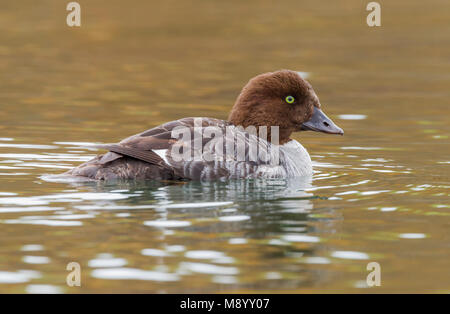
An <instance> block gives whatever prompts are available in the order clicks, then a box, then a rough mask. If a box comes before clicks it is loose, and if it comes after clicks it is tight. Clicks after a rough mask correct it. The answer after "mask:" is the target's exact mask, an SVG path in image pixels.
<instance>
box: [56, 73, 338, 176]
mask: <svg viewBox="0 0 450 314" xmlns="http://www.w3.org/2000/svg"><path fill="white" fill-rule="evenodd" d="M320 108H321V105H320V102H319V98H318V97H317V95H316V93H315V92H314V90H313V89H312V87H311V85H310V84H309V83H308V82H307V81H306V80H304V79H303V78H302V77H301V76H300V74H299V73H298V72H294V71H289V70H281V71H276V72H269V73H264V74H261V75H258V76H256V77H254V78H253V79H251V80H250V81H249V82H248V83H247V85H245V86H244V88H243V89H242V91H241V93H240V95H239V97H238V98H237V100H236V103H235V104H234V106H233V108H232V110H231V113H230V115H229V117H228V121H225V120H219V119H214V118H183V119H180V120H176V121H171V122H167V123H165V124H163V125H160V126H157V127H155V128H153V129H150V130H147V131H145V132H142V133H140V134H136V135H133V136H131V137H128V138H126V139H124V140H122V141H121V142H119V143H117V144H106V145H100V146H98V147H101V148H103V149H105V150H108V151H109V152H107V153H106V154H104V155H98V156H96V157H95V158H93V159H92V160H90V161H88V162H86V163H84V164H82V165H80V166H78V167H76V168H74V169H72V170H70V171H68V172H66V173H65V174H64V175H70V176H77V177H84V178H86V179H94V180H111V179H154V180H219V179H238V178H288V177H299V176H305V175H310V174H312V164H311V159H310V157H309V154H308V152H307V151H306V149H305V148H304V147H303V146H302V145H301V144H300V143H299V142H297V141H296V140H293V139H291V138H290V136H291V134H292V132H296V131H304V130H312V131H318V132H324V133H331V134H341V135H342V134H344V131H343V130H342V129H341V128H339V127H338V126H336V125H335V124H334V123H333V122H332V121H331V120H330V119H329V118H328V117H327V116H326V115H325V114H324V113H323V112H322V110H321V109H320Z"/></svg>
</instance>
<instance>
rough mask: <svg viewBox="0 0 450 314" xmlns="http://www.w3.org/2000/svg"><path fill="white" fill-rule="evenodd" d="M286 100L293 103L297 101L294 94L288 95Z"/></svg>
mask: <svg viewBox="0 0 450 314" xmlns="http://www.w3.org/2000/svg"><path fill="white" fill-rule="evenodd" d="M284 100H286V102H287V103H288V104H293V103H294V101H295V98H294V97H293V96H287V97H286V98H285V99H284Z"/></svg>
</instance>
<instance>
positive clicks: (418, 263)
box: [0, 0, 450, 293]
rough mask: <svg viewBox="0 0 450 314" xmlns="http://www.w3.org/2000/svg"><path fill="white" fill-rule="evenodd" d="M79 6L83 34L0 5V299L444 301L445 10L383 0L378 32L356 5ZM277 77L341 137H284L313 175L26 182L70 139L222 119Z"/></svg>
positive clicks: (63, 164)
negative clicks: (320, 111)
mask: <svg viewBox="0 0 450 314" xmlns="http://www.w3.org/2000/svg"><path fill="white" fill-rule="evenodd" d="M80 4H81V7H82V14H83V20H82V27H81V28H79V29H70V28H68V27H67V26H66V25H65V24H64V23H65V14H66V12H65V5H66V3H62V2H61V3H58V4H56V2H55V1H41V2H40V3H39V5H36V4H35V3H34V2H32V1H21V2H20V3H18V2H11V1H9V2H7V3H5V4H4V6H5V7H4V9H2V12H0V28H1V30H2V31H1V32H0V55H1V58H0V70H1V71H0V73H1V76H0V83H1V84H0V106H1V107H0V108H1V109H2V110H1V113H0V225H1V226H0V230H1V231H0V292H8V293H12V292H19V293H23V292H28V293H34V292H44V293H49V292H50V293H55V292H62V293H74V292H161V293H162V292H179V293H183V292H196V293H204V292H294V293H298V292H447V293H448V292H450V273H449V272H448V268H449V263H448V260H449V258H448V257H449V254H450V245H449V243H450V241H449V240H450V238H449V232H448V230H449V226H450V219H449V215H450V203H449V187H450V181H449V164H450V158H449V153H450V150H449V133H450V132H449V131H450V127H449V125H450V123H449V122H450V121H449V114H448V113H449V111H448V106H449V103H448V99H449V96H450V92H449V89H448V86H449V83H450V74H449V73H450V59H449V58H448V56H449V55H450V39H449V38H450V36H449V35H450V29H449V27H448V18H447V16H446V15H445V12H448V9H449V8H450V4H449V3H448V2H445V1H438V0H434V1H431V2H428V3H427V5H426V6H425V4H423V2H421V1H396V3H395V4H393V3H382V27H381V28H378V29H371V28H369V27H367V26H366V25H365V16H366V14H367V13H366V11H365V5H364V4H362V3H360V1H354V0H352V1H342V2H339V4H338V3H336V4H331V3H327V4H322V3H318V2H317V1H286V2H283V5H281V4H275V3H273V2H271V1H258V2H255V1H245V2H242V1H227V2H223V1H221V2H219V1H209V2H203V1H194V2H189V3H180V2H179V1H165V2H164V3H161V2H158V3H156V2H151V1H132V2H130V4H129V5H128V4H127V5H126V6H125V5H124V4H123V2H122V1H96V2H95V3H94V2H92V3H91V2H89V3H88V2H83V1H80ZM280 68H289V69H293V70H298V71H303V72H307V73H308V75H309V78H308V79H309V80H310V82H311V83H312V84H313V86H314V88H315V90H316V92H317V94H318V95H319V97H320V99H321V102H322V104H323V107H324V110H325V112H326V113H327V114H328V115H329V116H330V117H332V118H333V119H334V121H335V122H337V123H338V125H339V126H341V127H342V128H343V129H344V130H345V132H346V133H345V136H343V137H338V136H330V135H325V134H313V133H306V132H304V133H300V134H295V135H294V137H295V138H296V139H297V140H299V141H300V142H301V143H302V144H303V145H304V146H305V147H306V148H307V149H308V151H309V152H310V154H311V156H312V159H313V161H314V168H315V174H314V176H313V177H312V178H304V179H302V180H289V181H281V180H280V181H258V180H257V181H232V182H226V183H214V182H211V183H198V182H189V183H180V184H158V183H151V182H147V183H137V182H129V183H126V182H124V183H120V184H114V185H112V184H107V183H83V184H82V183H55V182H47V181H45V180H42V175H45V174H55V173H60V172H63V171H65V170H66V169H70V168H71V167H73V166H75V165H78V164H80V163H81V162H83V161H85V160H88V159H90V158H91V157H93V156H94V155H95V154H97V153H98V151H96V150H94V149H87V148H86V147H85V144H86V143H108V142H115V141H118V140H120V139H122V138H124V137H127V136H129V135H131V134H134V133H137V132H140V131H143V130H145V129H147V128H150V127H153V126H156V125H158V124H160V123H163V122H166V121H170V120H173V119H176V118H180V117H185V116H212V117H217V118H226V117H227V114H228V111H229V109H230V107H231V105H232V103H233V102H234V100H235V98H236V96H237V94H238V92H239V90H240V88H241V87H242V86H243V85H244V84H245V82H246V81H247V80H248V79H249V78H250V77H252V76H254V75H256V74H259V73H261V72H265V71H271V70H275V69H280ZM70 262H77V263H79V264H80V266H81V274H82V278H81V287H68V286H67V285H66V283H65V281H66V276H67V274H68V273H69V271H67V270H66V266H67V264H68V263H70ZM369 262H378V263H379V264H380V266H381V274H382V279H381V280H382V284H381V287H373V288H368V287H367V284H366V276H367V274H368V273H369V272H368V271H367V270H366V266H367V264H368V263H369Z"/></svg>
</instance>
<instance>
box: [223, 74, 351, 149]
mask: <svg viewBox="0 0 450 314" xmlns="http://www.w3.org/2000/svg"><path fill="white" fill-rule="evenodd" d="M228 121H230V122H231V123H232V124H234V125H240V126H243V127H244V128H246V127H248V126H255V127H257V128H258V127H259V126H267V127H268V129H269V130H270V127H271V126H278V127H279V133H280V138H279V143H280V144H284V143H286V142H288V141H289V140H290V136H291V134H292V132H296V131H304V130H312V131H318V132H325V133H331V134H341V135H342V134H344V131H343V130H342V129H341V128H339V127H338V126H336V125H335V124H334V123H333V121H331V119H329V118H328V117H327V116H326V115H325V114H324V113H323V112H322V110H321V105H320V102H319V98H318V97H317V95H316V93H315V92H314V90H313V88H312V86H311V84H309V83H308V82H307V81H306V80H304V79H303V78H302V77H301V76H300V75H299V74H298V72H294V71H289V70H281V71H276V72H269V73H264V74H260V75H258V76H256V77H254V78H252V79H251V80H250V81H249V82H248V83H247V85H245V86H244V88H243V89H242V91H241V93H240V95H239V97H238V98H237V100H236V103H235V104H234V106H233V109H232V110H231V113H230V115H229V117H228ZM268 140H270V135H269V136H268Z"/></svg>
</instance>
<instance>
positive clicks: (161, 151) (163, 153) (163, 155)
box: [153, 149, 170, 165]
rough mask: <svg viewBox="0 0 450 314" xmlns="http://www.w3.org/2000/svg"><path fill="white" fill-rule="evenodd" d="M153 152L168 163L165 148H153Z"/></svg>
mask: <svg viewBox="0 0 450 314" xmlns="http://www.w3.org/2000/svg"><path fill="white" fill-rule="evenodd" d="M153 152H155V153H156V154H158V156H159V157H161V158H162V159H163V160H164V162H165V163H166V164H168V165H170V164H169V161H168V160H167V157H166V153H167V149H154V150H153Z"/></svg>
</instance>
